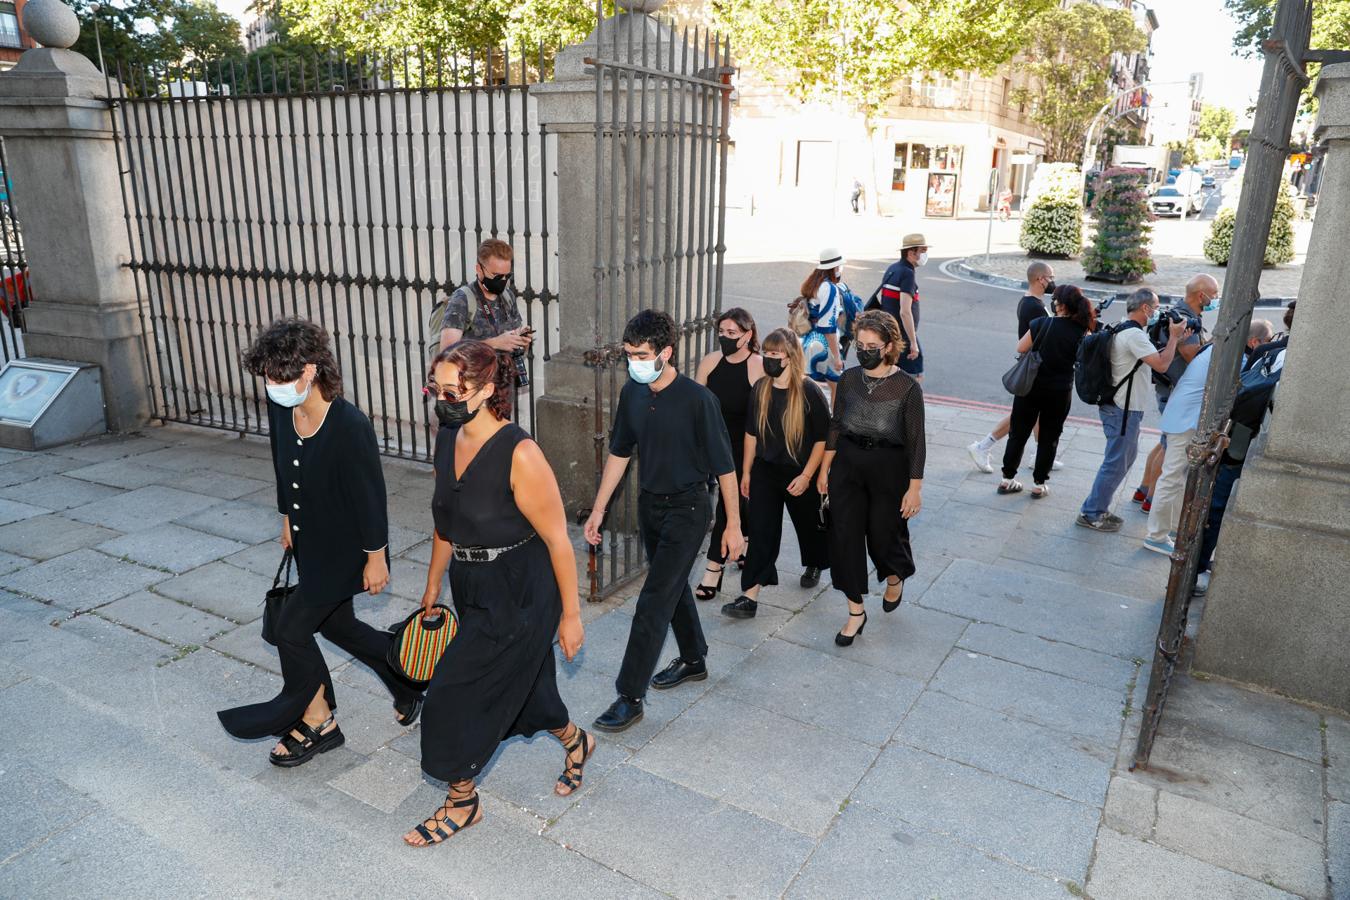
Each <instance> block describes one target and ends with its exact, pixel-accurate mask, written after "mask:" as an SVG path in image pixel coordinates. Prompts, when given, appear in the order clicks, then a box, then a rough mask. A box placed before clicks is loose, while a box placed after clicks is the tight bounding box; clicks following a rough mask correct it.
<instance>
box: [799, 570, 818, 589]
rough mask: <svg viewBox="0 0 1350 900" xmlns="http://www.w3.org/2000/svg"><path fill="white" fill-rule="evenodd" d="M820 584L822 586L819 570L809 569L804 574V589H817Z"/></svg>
mask: <svg viewBox="0 0 1350 900" xmlns="http://www.w3.org/2000/svg"><path fill="white" fill-rule="evenodd" d="M818 584H820V570H819V569H817V568H809V569H807V570H806V571H805V572H803V573H802V587H804V588H813V587H815V586H816V585H818Z"/></svg>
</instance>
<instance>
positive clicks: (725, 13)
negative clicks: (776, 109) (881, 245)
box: [713, 0, 1056, 122]
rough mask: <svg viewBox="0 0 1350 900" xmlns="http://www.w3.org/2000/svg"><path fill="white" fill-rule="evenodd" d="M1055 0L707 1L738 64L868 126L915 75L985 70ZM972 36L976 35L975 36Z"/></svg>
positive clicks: (1008, 52) (1016, 44)
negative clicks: (837, 100)
mask: <svg viewBox="0 0 1350 900" xmlns="http://www.w3.org/2000/svg"><path fill="white" fill-rule="evenodd" d="M1055 2H1056V0H910V2H908V3H899V2H882V3H878V2H876V0H798V2H793V3H781V2H776V0H714V2H713V12H714V21H715V23H716V24H717V26H718V27H719V28H720V29H721V30H722V31H723V32H724V33H726V34H728V35H729V36H730V38H731V40H732V51H733V53H734V54H735V56H736V58H737V60H738V61H739V62H741V63H743V64H745V65H748V66H750V67H753V68H754V69H756V70H757V71H759V72H761V73H763V74H764V75H765V76H766V77H767V78H769V80H771V81H773V82H774V83H776V84H777V85H779V86H780V87H782V88H783V89H784V90H786V91H787V92H788V93H789V94H790V95H792V96H793V97H795V98H797V99H799V100H815V99H829V98H831V97H834V96H836V95H838V96H840V97H842V99H843V100H844V101H845V102H846V103H847V104H848V105H849V106H850V107H851V108H853V109H854V110H856V111H857V112H860V113H861V114H862V115H863V116H864V118H865V119H867V120H868V121H869V122H870V121H871V119H872V118H873V117H875V116H876V115H877V113H879V112H880V111H881V109H882V108H883V107H884V106H885V104H886V102H887V101H888V100H889V99H890V98H891V97H892V96H893V95H894V94H895V91H896V90H897V88H898V87H899V83H900V79H901V78H902V77H907V76H909V75H910V74H912V73H914V72H938V73H942V74H947V75H951V74H954V73H956V72H958V71H979V72H987V71H991V70H992V69H994V68H995V67H997V66H998V65H1000V64H1002V63H1005V62H1007V61H1008V60H1010V59H1012V57H1013V56H1014V54H1016V53H1017V51H1018V50H1019V49H1020V48H1021V47H1022V44H1023V42H1024V41H1025V35H1026V23H1027V22H1028V21H1029V20H1030V19H1032V18H1034V17H1035V16H1037V15H1038V14H1040V13H1042V12H1044V11H1045V10H1047V9H1049V8H1050V7H1052V6H1054V5H1055ZM972 35H978V36H979V39H978V40H972V38H971V36H972Z"/></svg>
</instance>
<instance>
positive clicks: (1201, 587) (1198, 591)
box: [1192, 572, 1209, 597]
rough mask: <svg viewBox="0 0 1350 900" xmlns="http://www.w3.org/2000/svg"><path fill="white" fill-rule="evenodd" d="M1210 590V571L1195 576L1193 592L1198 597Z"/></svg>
mask: <svg viewBox="0 0 1350 900" xmlns="http://www.w3.org/2000/svg"><path fill="white" fill-rule="evenodd" d="M1208 591H1209V573H1208V572H1200V573H1198V574H1197V575H1196V576H1195V590H1194V591H1193V592H1192V593H1194V594H1195V596H1197V597H1202V596H1204V595H1205V594H1206V593H1207V592H1208Z"/></svg>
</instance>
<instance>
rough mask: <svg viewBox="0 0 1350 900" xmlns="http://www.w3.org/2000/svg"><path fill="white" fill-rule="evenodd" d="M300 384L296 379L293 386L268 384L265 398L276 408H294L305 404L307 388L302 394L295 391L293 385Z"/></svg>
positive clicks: (307, 393)
mask: <svg viewBox="0 0 1350 900" xmlns="http://www.w3.org/2000/svg"><path fill="white" fill-rule="evenodd" d="M302 377H303V376H302ZM299 383H300V379H299V378H297V379H296V380H295V382H294V383H293V384H269V385H268V386H267V396H268V399H270V400H271V401H272V402H273V403H275V404H276V405H277V406H285V407H295V406H299V405H300V404H301V403H304V402H305V398H306V397H308V396H309V388H308V387H306V388H305V392H304V393H303V394H302V393H300V392H299V391H297V390H296V389H295V385H297V384H299Z"/></svg>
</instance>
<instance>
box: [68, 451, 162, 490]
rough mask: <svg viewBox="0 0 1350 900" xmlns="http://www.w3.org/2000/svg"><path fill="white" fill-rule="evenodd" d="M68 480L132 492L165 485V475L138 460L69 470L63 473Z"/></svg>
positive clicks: (117, 461) (113, 460) (111, 461)
mask: <svg viewBox="0 0 1350 900" xmlns="http://www.w3.org/2000/svg"><path fill="white" fill-rule="evenodd" d="M64 474H65V475H66V477H68V478H81V479H84V480H85V481H89V482H93V483H94V484H104V485H109V486H110V487H115V488H121V489H123V490H127V491H134V490H136V489H137V488H143V487H148V486H150V485H152V484H163V483H165V482H164V480H165V473H164V472H163V471H162V470H160V469H156V468H154V467H153V466H147V465H146V464H145V463H143V462H141V461H140V460H139V459H136V458H131V459H110V460H108V461H106V462H99V463H94V464H92V465H87V466H81V467H80V468H78V469H71V470H69V471H67V472H66V473H64Z"/></svg>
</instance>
